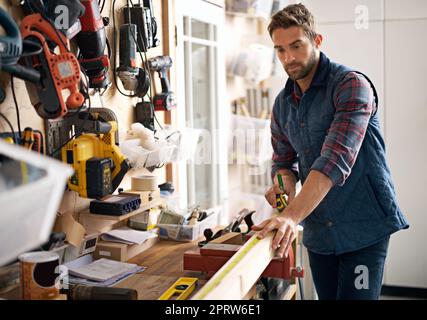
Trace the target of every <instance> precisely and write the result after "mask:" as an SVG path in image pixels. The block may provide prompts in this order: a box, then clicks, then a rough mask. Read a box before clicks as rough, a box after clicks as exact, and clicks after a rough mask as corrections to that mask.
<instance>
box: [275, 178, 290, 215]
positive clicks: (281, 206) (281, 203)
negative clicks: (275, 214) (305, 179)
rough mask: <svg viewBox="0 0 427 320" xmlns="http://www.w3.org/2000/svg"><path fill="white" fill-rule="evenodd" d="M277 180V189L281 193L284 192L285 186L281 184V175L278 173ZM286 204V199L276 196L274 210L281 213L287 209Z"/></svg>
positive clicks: (282, 196)
mask: <svg viewBox="0 0 427 320" xmlns="http://www.w3.org/2000/svg"><path fill="white" fill-rule="evenodd" d="M277 180H278V181H279V188H280V190H282V191H283V192H285V185H284V184H283V178H282V175H281V174H280V173H279V174H278V175H277ZM287 205H288V203H287V202H286V198H285V195H284V194H276V208H277V210H278V211H279V212H282V211H283V210H285V208H286V207H287Z"/></svg>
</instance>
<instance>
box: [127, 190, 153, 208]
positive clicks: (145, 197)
mask: <svg viewBox="0 0 427 320" xmlns="http://www.w3.org/2000/svg"><path fill="white" fill-rule="evenodd" d="M123 193H133V194H139V196H140V197H141V206H144V205H147V204H149V203H150V202H152V201H153V200H157V199H160V190H154V191H136V190H126V191H123Z"/></svg>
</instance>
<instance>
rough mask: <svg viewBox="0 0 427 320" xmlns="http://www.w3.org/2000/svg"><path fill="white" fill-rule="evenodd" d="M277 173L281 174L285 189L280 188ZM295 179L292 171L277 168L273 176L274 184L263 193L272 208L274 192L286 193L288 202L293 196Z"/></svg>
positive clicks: (274, 204)
mask: <svg viewBox="0 0 427 320" xmlns="http://www.w3.org/2000/svg"><path fill="white" fill-rule="evenodd" d="M277 174H281V175H282V179H283V184H284V187H285V190H282V189H280V187H279V181H278V179H277ZM296 184H297V180H296V178H295V175H294V174H293V173H292V171H289V170H278V171H277V173H276V175H275V176H274V185H273V186H272V187H271V188H270V189H268V191H267V192H266V193H265V198H266V199H267V201H268V203H270V205H271V206H272V207H273V208H276V194H286V195H287V196H288V204H290V203H291V202H292V200H293V199H294V198H295V192H296Z"/></svg>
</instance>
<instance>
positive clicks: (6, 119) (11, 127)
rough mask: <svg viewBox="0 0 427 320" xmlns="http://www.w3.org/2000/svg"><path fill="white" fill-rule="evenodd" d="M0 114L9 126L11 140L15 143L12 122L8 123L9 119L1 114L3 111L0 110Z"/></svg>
mask: <svg viewBox="0 0 427 320" xmlns="http://www.w3.org/2000/svg"><path fill="white" fill-rule="evenodd" d="M0 116H1V117H2V118H3V119H4V121H6V123H7V124H8V125H9V127H10V131H12V135H13V138H12V139H13V142H14V143H15V144H17V142H16V135H15V130H14V129H13V126H12V123H10V121H9V119H8V118H7V117H6V116H5V115H4V114H3V113H1V112H0Z"/></svg>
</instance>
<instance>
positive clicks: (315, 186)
mask: <svg viewBox="0 0 427 320" xmlns="http://www.w3.org/2000/svg"><path fill="white" fill-rule="evenodd" d="M334 102H335V109H336V112H335V116H334V120H333V122H332V124H331V127H330V130H329V133H328V135H327V137H326V139H325V142H324V144H323V147H322V151H321V155H320V157H319V158H318V159H317V160H316V161H315V162H314V164H313V166H312V167H311V171H310V174H309V175H308V177H307V179H306V181H305V183H304V185H303V187H302V189H301V191H300V193H299V194H298V195H297V196H296V197H295V199H294V200H293V201H292V203H290V204H289V206H288V207H287V208H286V209H285V210H284V211H283V212H282V213H281V214H280V215H279V216H277V217H273V218H271V219H268V220H266V221H264V222H263V223H261V224H260V225H258V226H254V228H253V229H254V230H261V231H260V233H259V237H260V238H262V237H264V236H265V235H266V234H267V233H268V232H270V231H272V230H275V229H277V232H276V236H275V237H274V239H273V244H272V246H273V249H276V248H277V247H280V249H279V251H278V254H279V255H280V256H282V255H283V254H284V253H285V255H287V252H288V250H289V247H290V245H291V243H292V241H293V240H294V239H295V232H296V231H295V230H296V226H297V225H298V223H300V222H301V221H302V220H304V219H305V218H306V217H307V216H309V215H310V214H311V212H313V210H314V209H315V208H316V207H317V206H318V205H319V203H320V202H321V201H322V199H323V198H324V197H325V196H326V195H327V194H328V192H329V190H330V189H331V188H332V187H333V186H334V185H343V184H344V183H345V180H346V179H347V177H348V176H349V175H350V173H351V168H352V167H353V165H354V162H355V161H356V158H357V154H358V153H359V150H360V147H361V145H362V142H363V139H364V137H365V133H366V130H367V127H368V123H369V119H370V117H371V114H372V112H373V110H374V108H375V107H376V106H375V105H374V104H375V103H374V96H373V90H372V88H371V86H370V84H369V82H368V81H367V80H366V79H365V78H364V77H363V76H359V75H357V74H355V73H349V74H348V75H347V76H346V77H345V78H344V80H343V81H342V82H341V84H340V85H339V86H338V87H337V90H336V93H335V101H334Z"/></svg>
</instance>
